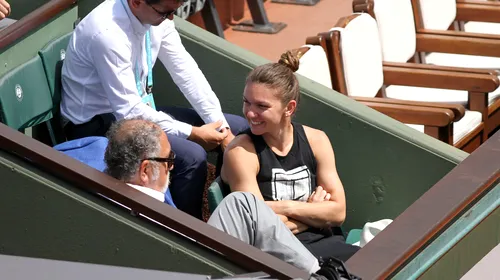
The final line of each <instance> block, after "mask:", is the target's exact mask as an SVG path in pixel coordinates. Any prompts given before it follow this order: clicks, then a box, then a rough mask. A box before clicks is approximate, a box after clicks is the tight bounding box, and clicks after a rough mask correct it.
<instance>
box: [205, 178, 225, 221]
mask: <svg viewBox="0 0 500 280" xmlns="http://www.w3.org/2000/svg"><path fill="white" fill-rule="evenodd" d="M230 192H231V190H230V189H229V188H228V186H227V185H224V184H223V183H222V180H221V178H220V177H217V178H216V179H215V180H214V181H213V183H212V184H211V185H210V187H208V195H207V198H208V209H209V210H210V214H212V213H213V212H214V210H215V208H217V205H219V203H220V202H221V201H222V200H223V199H224V197H225V196H226V195H228V194H229V193H230Z"/></svg>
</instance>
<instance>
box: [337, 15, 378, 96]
mask: <svg viewBox="0 0 500 280" xmlns="http://www.w3.org/2000/svg"><path fill="white" fill-rule="evenodd" d="M331 30H338V31H340V36H341V39H340V44H341V46H340V48H341V56H342V61H343V66H344V76H345V81H346V85H347V94H348V95H349V96H361V97H375V96H376V95H377V92H378V91H379V90H380V88H381V87H382V85H383V82H384V74H383V68H382V50H381V47H380V40H379V35H378V29H377V22H376V21H375V20H374V19H373V18H372V17H371V16H370V15H368V14H359V16H357V17H356V18H355V19H353V20H351V21H350V22H349V24H348V25H347V26H346V27H345V28H332V29H331Z"/></svg>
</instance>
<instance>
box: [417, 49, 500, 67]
mask: <svg viewBox="0 0 500 280" xmlns="http://www.w3.org/2000/svg"><path fill="white" fill-rule="evenodd" d="M425 61H426V63H427V64H435V65H441V66H451V67H467V68H479V69H500V57H490V56H477V55H465V54H452V53H437V52H433V53H429V54H428V55H427V56H426V57H425Z"/></svg>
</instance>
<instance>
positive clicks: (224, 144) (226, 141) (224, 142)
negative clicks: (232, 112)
mask: <svg viewBox="0 0 500 280" xmlns="http://www.w3.org/2000/svg"><path fill="white" fill-rule="evenodd" d="M226 131H227V137H226V138H225V139H224V140H222V143H221V144H220V146H221V148H222V151H225V150H226V147H227V145H229V143H231V141H233V139H234V135H233V133H232V132H231V129H229V128H227V127H224V128H223V129H221V130H220V132H223V133H224V132H226Z"/></svg>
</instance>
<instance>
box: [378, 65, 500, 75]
mask: <svg viewBox="0 0 500 280" xmlns="http://www.w3.org/2000/svg"><path fill="white" fill-rule="evenodd" d="M384 66H394V67H410V68H413V69H429V70H442V71H451V72H462V73H475V74H484V75H493V76H496V77H498V76H500V70H495V69H476V68H467V67H450V66H441V65H434V64H422V63H410V62H387V61H384Z"/></svg>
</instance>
